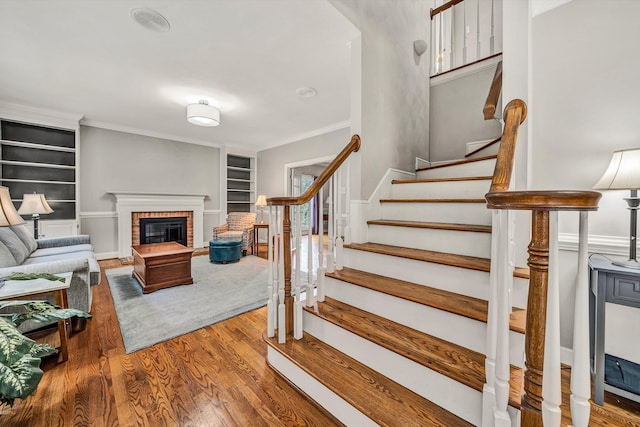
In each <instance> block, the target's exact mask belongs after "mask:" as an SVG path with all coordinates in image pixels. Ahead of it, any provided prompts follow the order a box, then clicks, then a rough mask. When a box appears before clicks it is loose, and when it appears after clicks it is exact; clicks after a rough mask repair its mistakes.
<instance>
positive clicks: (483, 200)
mask: <svg viewBox="0 0 640 427" xmlns="http://www.w3.org/2000/svg"><path fill="white" fill-rule="evenodd" d="M380 203H487V201H486V200H485V199H380Z"/></svg>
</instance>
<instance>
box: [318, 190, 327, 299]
mask: <svg viewBox="0 0 640 427" xmlns="http://www.w3.org/2000/svg"><path fill="white" fill-rule="evenodd" d="M323 193H324V192H323V191H322V188H321V189H320V192H319V193H318V194H319V195H320V197H319V198H320V208H319V212H320V221H319V224H318V270H317V273H316V277H317V282H318V283H317V287H318V291H317V295H316V298H317V300H318V301H319V302H323V301H324V271H325V269H324V197H323Z"/></svg>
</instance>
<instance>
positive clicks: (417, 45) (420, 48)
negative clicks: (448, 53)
mask: <svg viewBox="0 0 640 427" xmlns="http://www.w3.org/2000/svg"><path fill="white" fill-rule="evenodd" d="M428 47H429V45H428V44H427V42H426V41H425V40H415V41H414V42H413V51H414V52H415V54H416V55H417V56H422V55H424V53H425V52H426V51H427V48H428Z"/></svg>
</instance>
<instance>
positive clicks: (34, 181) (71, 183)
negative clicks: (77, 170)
mask: <svg viewBox="0 0 640 427" xmlns="http://www.w3.org/2000/svg"><path fill="white" fill-rule="evenodd" d="M0 181H5V182H24V183H26V184H61V185H76V183H75V181H45V180H36V179H13V178H2V179H0Z"/></svg>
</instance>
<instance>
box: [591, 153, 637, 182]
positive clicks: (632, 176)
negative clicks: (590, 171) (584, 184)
mask: <svg viewBox="0 0 640 427" xmlns="http://www.w3.org/2000/svg"><path fill="white" fill-rule="evenodd" d="M593 188H594V189H595V190H637V189H640V148H632V149H628V150H618V151H614V152H613V155H612V156H611V163H609V167H608V168H607V170H606V171H605V172H604V175H602V178H600V181H598V183H597V184H596V185H594V187H593Z"/></svg>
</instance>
